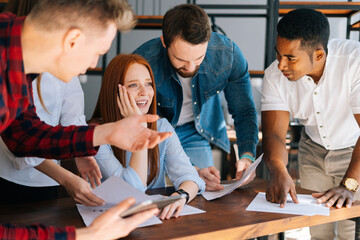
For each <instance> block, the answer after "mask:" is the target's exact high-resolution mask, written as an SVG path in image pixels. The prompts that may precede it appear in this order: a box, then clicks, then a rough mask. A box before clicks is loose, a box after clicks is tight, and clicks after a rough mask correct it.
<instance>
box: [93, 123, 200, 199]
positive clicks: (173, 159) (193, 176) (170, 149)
mask: <svg viewBox="0 0 360 240" xmlns="http://www.w3.org/2000/svg"><path fill="white" fill-rule="evenodd" d="M157 130H158V131H159V132H172V136H171V137H169V138H167V139H166V140H164V141H163V142H161V143H160V144H159V155H160V164H159V175H158V178H157V179H156V181H155V182H154V181H153V182H152V183H151V184H150V185H149V186H147V187H145V186H144V185H143V183H142V181H141V179H140V177H139V176H138V175H137V173H136V172H135V170H134V169H132V168H131V167H130V166H129V163H130V158H131V152H126V167H123V166H122V165H121V163H120V162H119V161H118V160H117V158H116V157H115V156H114V154H113V151H112V149H111V147H110V146H109V145H102V146H100V149H99V151H98V153H97V154H96V155H95V159H96V161H97V163H98V165H99V167H100V170H101V174H102V176H103V178H102V180H106V179H107V178H109V177H110V176H117V177H121V178H123V179H124V180H125V181H126V182H128V183H129V184H131V185H132V186H133V187H135V188H137V189H139V190H140V191H142V192H145V190H146V189H147V188H149V189H150V188H162V187H165V186H166V184H165V173H167V175H168V176H169V178H170V180H171V182H172V183H173V184H174V187H175V188H176V189H178V188H179V186H180V185H181V184H182V183H183V182H185V181H193V182H195V183H196V184H197V185H198V187H199V192H198V193H202V192H203V191H204V190H205V182H204V181H203V180H202V179H201V178H200V177H199V175H198V173H197V171H196V169H195V168H194V167H193V166H192V165H191V163H190V160H189V158H188V157H187V156H186V154H185V152H184V150H183V148H182V147H181V144H180V141H179V138H178V137H177V135H176V133H175V131H174V128H173V127H172V126H171V125H170V123H169V122H168V121H167V120H166V119H164V118H163V119H159V120H158V121H157Z"/></svg>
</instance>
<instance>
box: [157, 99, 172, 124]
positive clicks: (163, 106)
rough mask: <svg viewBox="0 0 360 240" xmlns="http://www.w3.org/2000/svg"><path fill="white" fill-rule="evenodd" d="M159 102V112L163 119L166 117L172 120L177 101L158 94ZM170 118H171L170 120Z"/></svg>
mask: <svg viewBox="0 0 360 240" xmlns="http://www.w3.org/2000/svg"><path fill="white" fill-rule="evenodd" d="M156 98H157V99H156V100H157V106H156V107H157V109H158V110H157V112H158V113H161V114H160V116H161V117H165V118H167V119H172V117H173V115H174V113H175V112H174V106H175V100H174V99H171V98H167V97H164V96H162V95H159V94H157V95H156ZM168 117H170V118H168Z"/></svg>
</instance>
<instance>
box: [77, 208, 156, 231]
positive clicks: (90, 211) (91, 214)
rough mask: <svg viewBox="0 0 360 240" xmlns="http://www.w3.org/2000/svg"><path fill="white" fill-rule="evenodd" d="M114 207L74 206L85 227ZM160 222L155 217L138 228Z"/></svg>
mask: <svg viewBox="0 0 360 240" xmlns="http://www.w3.org/2000/svg"><path fill="white" fill-rule="evenodd" d="M112 206H114V205H112V204H111V205H110V204H106V205H104V206H99V207H87V206H84V205H81V204H76V207H77V209H78V211H79V213H80V215H81V217H82V219H83V221H84V223H85V225H86V226H90V224H91V223H92V222H93V221H94V219H95V218H96V217H98V216H99V215H100V214H102V213H104V212H106V211H107V210H108V209H109V208H111V207H112ZM161 223H162V222H161V221H160V219H158V218H157V217H155V216H154V217H152V218H150V219H149V220H147V221H146V222H144V223H142V224H140V225H139V226H138V227H146V226H150V225H155V224H161Z"/></svg>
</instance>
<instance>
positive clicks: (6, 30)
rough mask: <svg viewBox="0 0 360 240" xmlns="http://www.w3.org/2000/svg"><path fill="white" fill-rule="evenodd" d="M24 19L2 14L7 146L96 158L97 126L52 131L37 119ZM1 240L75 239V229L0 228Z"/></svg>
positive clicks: (0, 63)
mask: <svg viewBox="0 0 360 240" xmlns="http://www.w3.org/2000/svg"><path fill="white" fill-rule="evenodd" d="M24 19H25V18H24V17H21V18H16V17H15V15H13V14H10V13H5V14H0V70H1V71H0V85H1V86H0V91H1V94H0V132H2V134H1V136H2V138H3V140H4V142H5V143H6V144H7V146H8V147H9V149H10V150H11V151H12V152H13V153H14V154H15V155H17V156H29V155H31V156H38V157H44V158H57V159H62V158H70V157H76V156H86V155H94V154H96V150H95V149H94V147H93V144H92V142H93V132H94V126H83V127H75V126H70V127H61V126H57V127H51V126H48V125H46V124H45V123H44V122H42V121H40V119H39V118H38V117H37V115H36V112H35V107H34V104H33V100H32V94H31V93H32V90H31V81H32V79H31V77H30V76H29V77H27V76H26V75H25V73H24V65H23V59H22V50H21V29H22V25H23V23H24ZM4 129H5V130H4ZM0 239H5V240H10V239H11V240H15V239H16V240H20V239H37V240H42V239H75V228H74V227H72V226H70V227H65V228H55V227H45V226H43V225H31V226H27V227H19V226H15V225H11V224H3V225H1V224H0Z"/></svg>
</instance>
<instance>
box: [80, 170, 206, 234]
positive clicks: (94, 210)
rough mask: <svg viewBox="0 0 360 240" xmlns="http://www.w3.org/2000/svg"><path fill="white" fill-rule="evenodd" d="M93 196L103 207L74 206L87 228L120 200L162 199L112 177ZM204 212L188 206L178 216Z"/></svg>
mask: <svg viewBox="0 0 360 240" xmlns="http://www.w3.org/2000/svg"><path fill="white" fill-rule="evenodd" d="M93 192H94V194H96V195H97V196H98V197H100V198H102V199H103V200H104V201H105V202H106V204H105V205H104V206H98V207H88V206H84V205H81V204H76V207H77V209H78V211H79V213H80V215H81V217H82V219H83V221H84V223H85V225H86V226H89V225H90V224H91V223H92V222H93V221H94V219H95V218H96V217H97V216H99V215H100V214H102V213H104V212H105V211H107V210H108V209H109V208H111V207H112V206H114V205H116V204H117V203H119V202H121V201H122V200H124V199H126V198H129V197H134V198H135V199H136V203H139V202H142V201H145V200H149V199H156V198H161V197H163V196H162V195H160V194H158V195H147V194H145V193H143V192H140V191H139V190H137V189H136V188H134V187H133V186H131V185H130V184H128V183H127V182H125V181H124V180H122V179H121V178H118V177H115V176H112V177H110V178H108V179H107V180H106V181H104V182H103V183H102V184H101V185H100V186H98V187H97V188H95V189H94V191H93ZM204 212H205V211H203V210H201V209H198V208H194V207H191V206H188V205H185V206H184V209H183V211H182V213H181V214H180V216H184V215H190V214H199V213H204ZM160 223H162V221H161V220H160V219H159V218H157V217H156V216H154V217H152V218H150V219H149V220H147V221H146V222H144V223H142V224H141V225H140V226H139V227H145V226H150V225H154V224H160Z"/></svg>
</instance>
